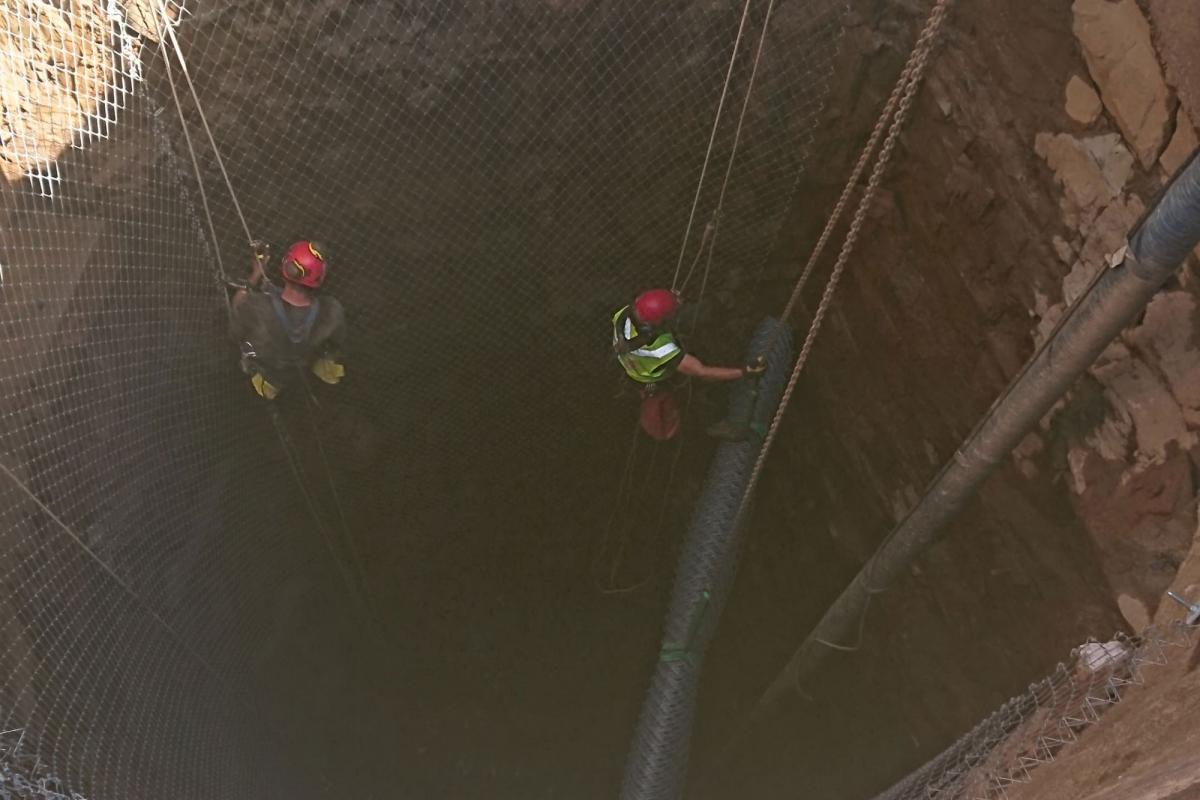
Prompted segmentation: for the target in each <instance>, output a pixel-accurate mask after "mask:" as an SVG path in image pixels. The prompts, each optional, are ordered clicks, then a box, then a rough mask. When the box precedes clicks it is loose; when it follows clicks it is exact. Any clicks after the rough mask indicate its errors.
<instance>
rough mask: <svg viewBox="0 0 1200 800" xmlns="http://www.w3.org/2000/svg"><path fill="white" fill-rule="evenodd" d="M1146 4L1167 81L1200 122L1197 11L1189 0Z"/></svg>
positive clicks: (1151, 0)
mask: <svg viewBox="0 0 1200 800" xmlns="http://www.w3.org/2000/svg"><path fill="white" fill-rule="evenodd" d="M1147 6H1148V7H1149V8H1150V21H1151V22H1152V23H1153V25H1154V42H1155V44H1156V45H1157V46H1158V47H1157V49H1158V55H1159V58H1160V59H1161V60H1162V63H1163V65H1164V66H1165V67H1166V70H1167V81H1168V83H1170V84H1171V86H1173V87H1174V88H1175V91H1176V93H1177V94H1178V95H1179V102H1180V103H1181V104H1182V105H1183V107H1184V108H1185V109H1186V110H1187V113H1188V115H1189V116H1190V117H1191V118H1192V123H1193V124H1195V125H1200V11H1198V10H1197V8H1196V4H1195V3H1194V2H1188V0H1147Z"/></svg>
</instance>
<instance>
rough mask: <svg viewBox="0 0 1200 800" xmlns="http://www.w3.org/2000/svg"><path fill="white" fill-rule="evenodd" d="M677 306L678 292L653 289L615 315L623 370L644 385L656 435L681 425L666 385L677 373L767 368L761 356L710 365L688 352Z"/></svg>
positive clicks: (712, 377)
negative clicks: (680, 332) (682, 340)
mask: <svg viewBox="0 0 1200 800" xmlns="http://www.w3.org/2000/svg"><path fill="white" fill-rule="evenodd" d="M679 306H680V300H679V296H678V295H677V294H675V293H674V292H672V291H669V290H667V289H650V290H648V291H645V292H642V293H641V294H639V295H638V296H637V298H636V299H635V300H634V301H633V303H632V304H630V305H627V306H624V307H622V308H621V309H619V310H618V311H617V312H616V313H615V314H613V317H612V323H613V350H614V351H615V352H616V356H617V361H618V362H619V363H620V364H621V366H622V367H623V368H624V369H625V374H626V375H628V376H629V378H630V380H633V381H634V382H636V383H637V384H639V385H640V387H641V395H642V410H641V423H642V429H643V430H644V431H646V433H647V434H649V435H650V436H651V437H653V438H655V439H670V438H671V437H673V436H674V435H675V434H676V433H677V432H678V431H679V424H680V416H679V408H678V405H677V404H676V403H675V399H674V396H673V395H672V393H671V392H670V390H669V386H668V385H667V383H668V382H669V381H670V379H671V378H672V376H674V375H675V374H676V373H678V374H680V375H685V376H687V377H690V378H699V379H700V380H703V381H736V380H739V379H741V378H744V377H746V376H747V375H757V374H759V373H761V372H762V371H763V370H764V369H765V368H766V367H765V365H764V364H763V363H762V361H761V360H758V361H756V362H755V363H753V364H748V365H746V366H744V367H710V366H708V365H707V364H705V363H704V362H703V361H701V360H700V359H699V358H697V357H696V356H694V355H692V354H691V353H688V352H686V351H685V350H684V347H683V345H682V344H681V343H680V342H679V338H678V336H677V335H676V332H675V329H674V326H673V322H674V319H675V315H676V313H677V312H678V311H679Z"/></svg>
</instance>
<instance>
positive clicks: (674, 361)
mask: <svg viewBox="0 0 1200 800" xmlns="http://www.w3.org/2000/svg"><path fill="white" fill-rule="evenodd" d="M612 321H613V350H614V351H615V352H616V354H617V361H619V362H620V363H621V366H622V367H624V369H625V373H626V374H627V375H629V377H630V378H632V379H633V380H635V381H637V382H638V383H657V382H659V381H661V380H663V379H664V378H666V377H667V376H668V375H670V374H671V373H672V372H674V371H675V368H676V367H677V366H678V362H679V360H680V358H681V357H682V356H683V348H682V347H680V346H679V342H678V341H676V339H675V335H674V334H673V333H671V332H670V331H656V332H654V333H653V339H651V340H650V341H649V342H639V343H637V344H638V346H637V347H636V348H635V349H632V350H630V349H629V347H628V346H629V344H630V343H631V342H634V340H635V339H637V338H638V329H637V326H635V325H634V324H633V319H632V317H631V316H630V314H629V306H625V307H624V308H622V309H620V310H619V311H617V313H615V314H613V318H612Z"/></svg>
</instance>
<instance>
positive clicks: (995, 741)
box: [875, 623, 1196, 800]
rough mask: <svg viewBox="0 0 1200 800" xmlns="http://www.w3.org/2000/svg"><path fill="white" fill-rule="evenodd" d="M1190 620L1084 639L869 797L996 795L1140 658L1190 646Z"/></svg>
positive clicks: (954, 799) (1038, 761)
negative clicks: (905, 774) (974, 723)
mask: <svg viewBox="0 0 1200 800" xmlns="http://www.w3.org/2000/svg"><path fill="white" fill-rule="evenodd" d="M1195 636H1196V631H1195V629H1194V627H1193V626H1190V625H1184V624H1183V623H1172V624H1166V625H1161V626H1151V627H1149V628H1147V629H1146V630H1145V631H1143V632H1142V633H1141V634H1140V635H1139V636H1136V637H1130V636H1125V635H1120V636H1117V637H1116V638H1114V639H1113V640H1111V641H1109V642H1089V643H1087V644H1084V645H1082V646H1080V647H1078V648H1076V649H1075V650H1073V651H1072V652H1071V658H1070V660H1069V661H1068V662H1067V663H1062V664H1059V665H1058V667H1057V668H1056V669H1055V670H1054V672H1052V673H1051V674H1050V675H1048V676H1046V677H1045V678H1043V679H1042V680H1040V681H1038V682H1037V683H1033V684H1031V685H1030V686H1029V689H1028V690H1027V691H1026V692H1024V693H1022V694H1019V695H1017V696H1016V697H1014V698H1012V699H1011V700H1009V701H1008V702H1007V703H1005V704H1004V705H1003V706H1001V707H1000V708H999V709H997V710H996V711H995V712H994V713H993V714H991V715H990V716H989V717H987V719H985V720H983V721H982V722H980V723H979V724H978V725H977V726H975V728H973V729H972V730H971V731H970V732H969V733H967V734H965V735H964V736H963V737H962V738H960V739H959V740H958V741H957V742H955V743H954V744H953V745H951V746H950V747H948V748H947V749H946V750H945V751H943V752H942V753H941V754H940V755H938V756H937V757H935V758H934V759H932V760H931V761H930V762H929V763H927V764H925V766H923V767H921V768H920V769H918V770H916V771H915V772H913V773H912V774H911V775H909V776H908V777H906V778H904V779H903V780H902V781H900V782H899V783H897V784H896V785H894V786H893V787H892V788H890V789H888V790H887V791H886V792H884V793H883V794H880V795H879V796H878V797H876V798H875V800H931V798H937V799H938V800H999V799H1002V798H1006V797H1008V788H1009V787H1011V786H1012V785H1013V784H1023V783H1029V782H1030V781H1031V780H1034V778H1035V770H1036V769H1037V767H1038V766H1040V765H1042V764H1047V763H1050V762H1052V761H1054V760H1055V758H1056V757H1057V756H1058V754H1059V753H1060V752H1061V751H1062V749H1063V748H1064V747H1067V746H1069V745H1070V744H1071V743H1072V742H1074V741H1075V740H1076V739H1077V738H1078V737H1079V735H1080V733H1082V732H1083V731H1084V730H1085V729H1086V728H1088V727H1090V726H1092V725H1094V724H1096V723H1097V722H1099V721H1100V720H1101V718H1102V717H1103V716H1104V714H1105V712H1106V711H1108V710H1109V709H1110V708H1111V707H1112V706H1114V705H1116V704H1117V703H1120V702H1122V701H1123V700H1124V699H1125V698H1126V696H1127V695H1128V690H1129V688H1130V687H1133V686H1137V685H1140V684H1141V683H1143V680H1144V679H1143V675H1142V671H1143V669H1144V668H1145V667H1146V666H1147V665H1161V664H1165V663H1167V659H1168V657H1169V654H1170V653H1171V651H1172V650H1173V649H1178V648H1189V647H1191V646H1192V644H1193V642H1194V640H1195Z"/></svg>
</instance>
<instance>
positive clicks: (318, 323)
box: [234, 287, 346, 385]
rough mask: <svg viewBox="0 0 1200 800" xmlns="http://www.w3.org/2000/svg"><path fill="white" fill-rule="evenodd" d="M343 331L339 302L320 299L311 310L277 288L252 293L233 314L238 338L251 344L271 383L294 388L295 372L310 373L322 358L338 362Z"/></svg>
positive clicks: (328, 297) (343, 313)
mask: <svg viewBox="0 0 1200 800" xmlns="http://www.w3.org/2000/svg"><path fill="white" fill-rule="evenodd" d="M314 306H315V310H314ZM345 327H346V326H345V312H344V311H343V309H342V304H341V303H339V302H338V301H337V300H336V299H335V298H333V297H330V296H328V295H322V296H321V297H319V298H313V305H312V306H293V305H289V304H288V303H286V302H284V301H283V299H282V298H281V297H280V295H279V292H278V290H277V289H274V287H271V288H269V289H268V290H266V291H263V292H252V293H250V294H249V295H248V296H246V297H245V299H244V301H243V302H241V303H239V304H238V307H237V309H236V312H235V314H234V335H235V336H236V337H237V338H238V339H239V340H240V341H244V342H248V343H249V344H250V347H251V349H252V350H253V352H254V360H255V362H256V363H257V364H258V365H259V367H260V369H261V370H262V371H263V372H265V373H266V376H267V377H268V379H270V380H271V382H272V383H276V381H278V382H280V383H283V382H290V379H291V378H293V377H294V375H295V371H296V368H299V369H300V370H307V369H308V368H309V366H310V365H311V364H312V362H313V361H315V360H316V359H318V358H332V359H334V360H338V359H339V358H340V356H341V349H342V345H343V343H344V338H345ZM276 385H279V383H276Z"/></svg>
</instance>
